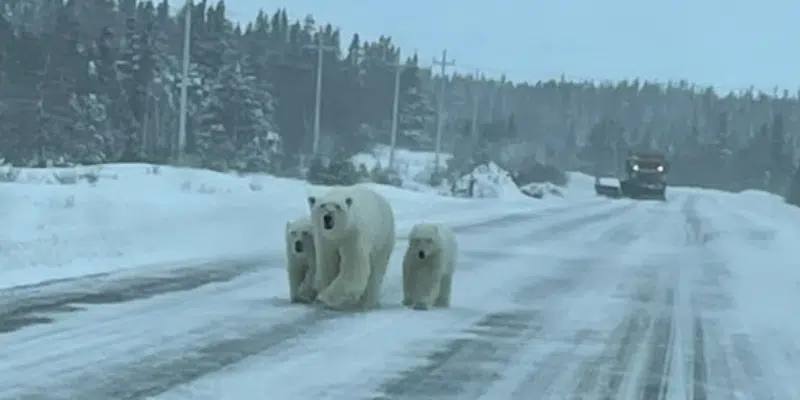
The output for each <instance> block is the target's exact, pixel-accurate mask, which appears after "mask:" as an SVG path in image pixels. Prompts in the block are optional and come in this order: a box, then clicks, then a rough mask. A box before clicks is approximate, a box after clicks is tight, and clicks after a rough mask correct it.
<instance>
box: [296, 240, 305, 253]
mask: <svg viewBox="0 0 800 400" xmlns="http://www.w3.org/2000/svg"><path fill="white" fill-rule="evenodd" d="M294 251H295V252H297V253H302V252H303V242H302V241H300V240H297V241H295V242H294Z"/></svg>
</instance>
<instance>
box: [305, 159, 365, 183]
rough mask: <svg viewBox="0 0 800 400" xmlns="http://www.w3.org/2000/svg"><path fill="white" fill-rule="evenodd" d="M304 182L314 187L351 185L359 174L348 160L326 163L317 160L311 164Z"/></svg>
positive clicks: (357, 178)
mask: <svg viewBox="0 0 800 400" xmlns="http://www.w3.org/2000/svg"><path fill="white" fill-rule="evenodd" d="M306 180H307V181H308V182H309V183H312V184H315V185H326V186H334V185H353V184H355V183H358V181H359V174H358V171H357V170H356V167H355V166H354V165H353V163H351V162H350V161H349V160H337V161H327V162H326V160H323V159H320V158H317V159H314V160H313V161H312V162H311V166H310V167H309V169H308V174H307V176H306Z"/></svg>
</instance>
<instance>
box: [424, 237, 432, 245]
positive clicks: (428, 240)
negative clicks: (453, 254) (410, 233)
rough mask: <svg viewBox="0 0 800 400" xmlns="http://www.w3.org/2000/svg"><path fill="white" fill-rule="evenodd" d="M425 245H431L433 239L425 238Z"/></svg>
mask: <svg viewBox="0 0 800 400" xmlns="http://www.w3.org/2000/svg"><path fill="white" fill-rule="evenodd" d="M425 244H433V239H431V238H426V239H425Z"/></svg>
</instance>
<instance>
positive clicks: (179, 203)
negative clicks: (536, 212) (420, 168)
mask: <svg viewBox="0 0 800 400" xmlns="http://www.w3.org/2000/svg"><path fill="white" fill-rule="evenodd" d="M75 171H76V170H73V169H60V170H41V169H39V170H37V169H22V170H21V173H20V175H19V176H18V177H17V179H16V181H15V182H6V183H0V210H2V211H0V212H2V213H3V216H2V218H3V221H4V224H3V229H0V265H2V267H0V288H2V287H9V286H16V285H21V284H31V283H36V282H39V281H43V280H51V279H63V278H68V277H72V276H80V275H86V274H96V273H103V272H108V271H113V270H121V269H127V268H129V267H136V268H137V269H141V268H142V266H148V265H149V266H153V267H161V266H163V265H166V264H170V263H173V262H185V261H187V258H188V259H191V260H194V261H196V262H200V261H203V260H206V259H209V258H215V257H218V256H219V255H220V254H224V255H227V256H229V257H233V258H241V257H250V258H253V257H263V256H264V255H265V254H268V253H270V252H275V251H278V250H280V249H283V243H282V242H281V241H280V240H276V238H280V237H282V236H281V235H282V234H283V229H284V225H285V223H286V221H287V220H288V219H290V218H294V217H298V216H301V215H303V214H304V213H305V212H306V210H307V205H306V202H305V198H306V196H307V194H308V193H309V190H311V186H310V185H308V184H306V183H304V182H300V181H296V180H291V179H281V178H275V177H270V176H263V175H258V176H234V175H228V174H221V173H216V172H211V171H204V170H193V169H184V168H173V167H153V166H150V165H145V164H121V165H104V166H101V167H92V168H82V169H81V168H79V169H77V172H75ZM83 175H91V176H95V177H97V179H96V181H95V182H93V183H89V182H87V181H86V180H85V179H78V180H77V182H75V183H74V184H63V183H60V182H63V181H64V180H65V179H64V178H63V177H73V178H75V177H78V176H83ZM56 176H60V177H61V178H58V179H56V178H55V177H56ZM375 187H376V188H377V189H378V190H379V191H380V192H381V193H383V194H385V195H386V196H388V197H389V198H390V199H391V201H392V202H393V204H394V205H395V206H396V208H397V211H398V218H399V219H400V220H402V221H411V220H416V219H421V218H434V217H435V218H436V219H438V220H442V221H447V220H448V218H451V217H458V218H459V220H460V221H461V220H462V214H463V213H464V212H465V210H481V213H480V214H473V216H472V217H470V218H472V220H474V221H478V222H479V221H481V220H483V219H488V218H491V217H492V216H493V215H497V214H502V213H505V212H507V211H506V206H504V207H498V206H496V202H495V201H492V200H488V199H487V200H465V199H456V198H441V197H439V196H434V195H431V194H424V193H415V192H412V191H406V190H402V189H396V188H392V187H386V186H378V185H375ZM431 198H435V199H436V201H435V202H431V201H430V199H431ZM520 200H521V201H517V202H510V204H511V206H512V207H519V208H530V207H536V206H540V205H538V204H532V203H531V202H530V201H528V200H526V199H520ZM547 204H552V203H547ZM423 205H424V206H423ZM468 219H469V218H468ZM465 223H466V222H465ZM407 228H408V226H407V224H406V225H402V224H401V226H400V229H401V231H402V230H403V229H407Z"/></svg>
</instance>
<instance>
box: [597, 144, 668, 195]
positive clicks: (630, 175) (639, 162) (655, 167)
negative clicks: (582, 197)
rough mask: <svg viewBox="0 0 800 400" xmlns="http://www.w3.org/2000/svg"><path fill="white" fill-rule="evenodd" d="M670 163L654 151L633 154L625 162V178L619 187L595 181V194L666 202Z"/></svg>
mask: <svg viewBox="0 0 800 400" xmlns="http://www.w3.org/2000/svg"><path fill="white" fill-rule="evenodd" d="M668 172H669V163H668V162H667V158H666V156H665V155H664V154H663V153H659V152H654V151H639V152H632V153H631V154H630V155H629V156H628V159H627V160H625V173H624V178H623V179H620V182H619V187H616V186H611V185H604V184H602V183H601V182H600V180H599V179H596V180H595V185H594V188H595V192H596V193H597V194H598V195H601V196H607V197H614V198H617V197H629V198H632V199H658V200H666V198H667V196H666V191H667V180H666V177H667V173H668Z"/></svg>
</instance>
